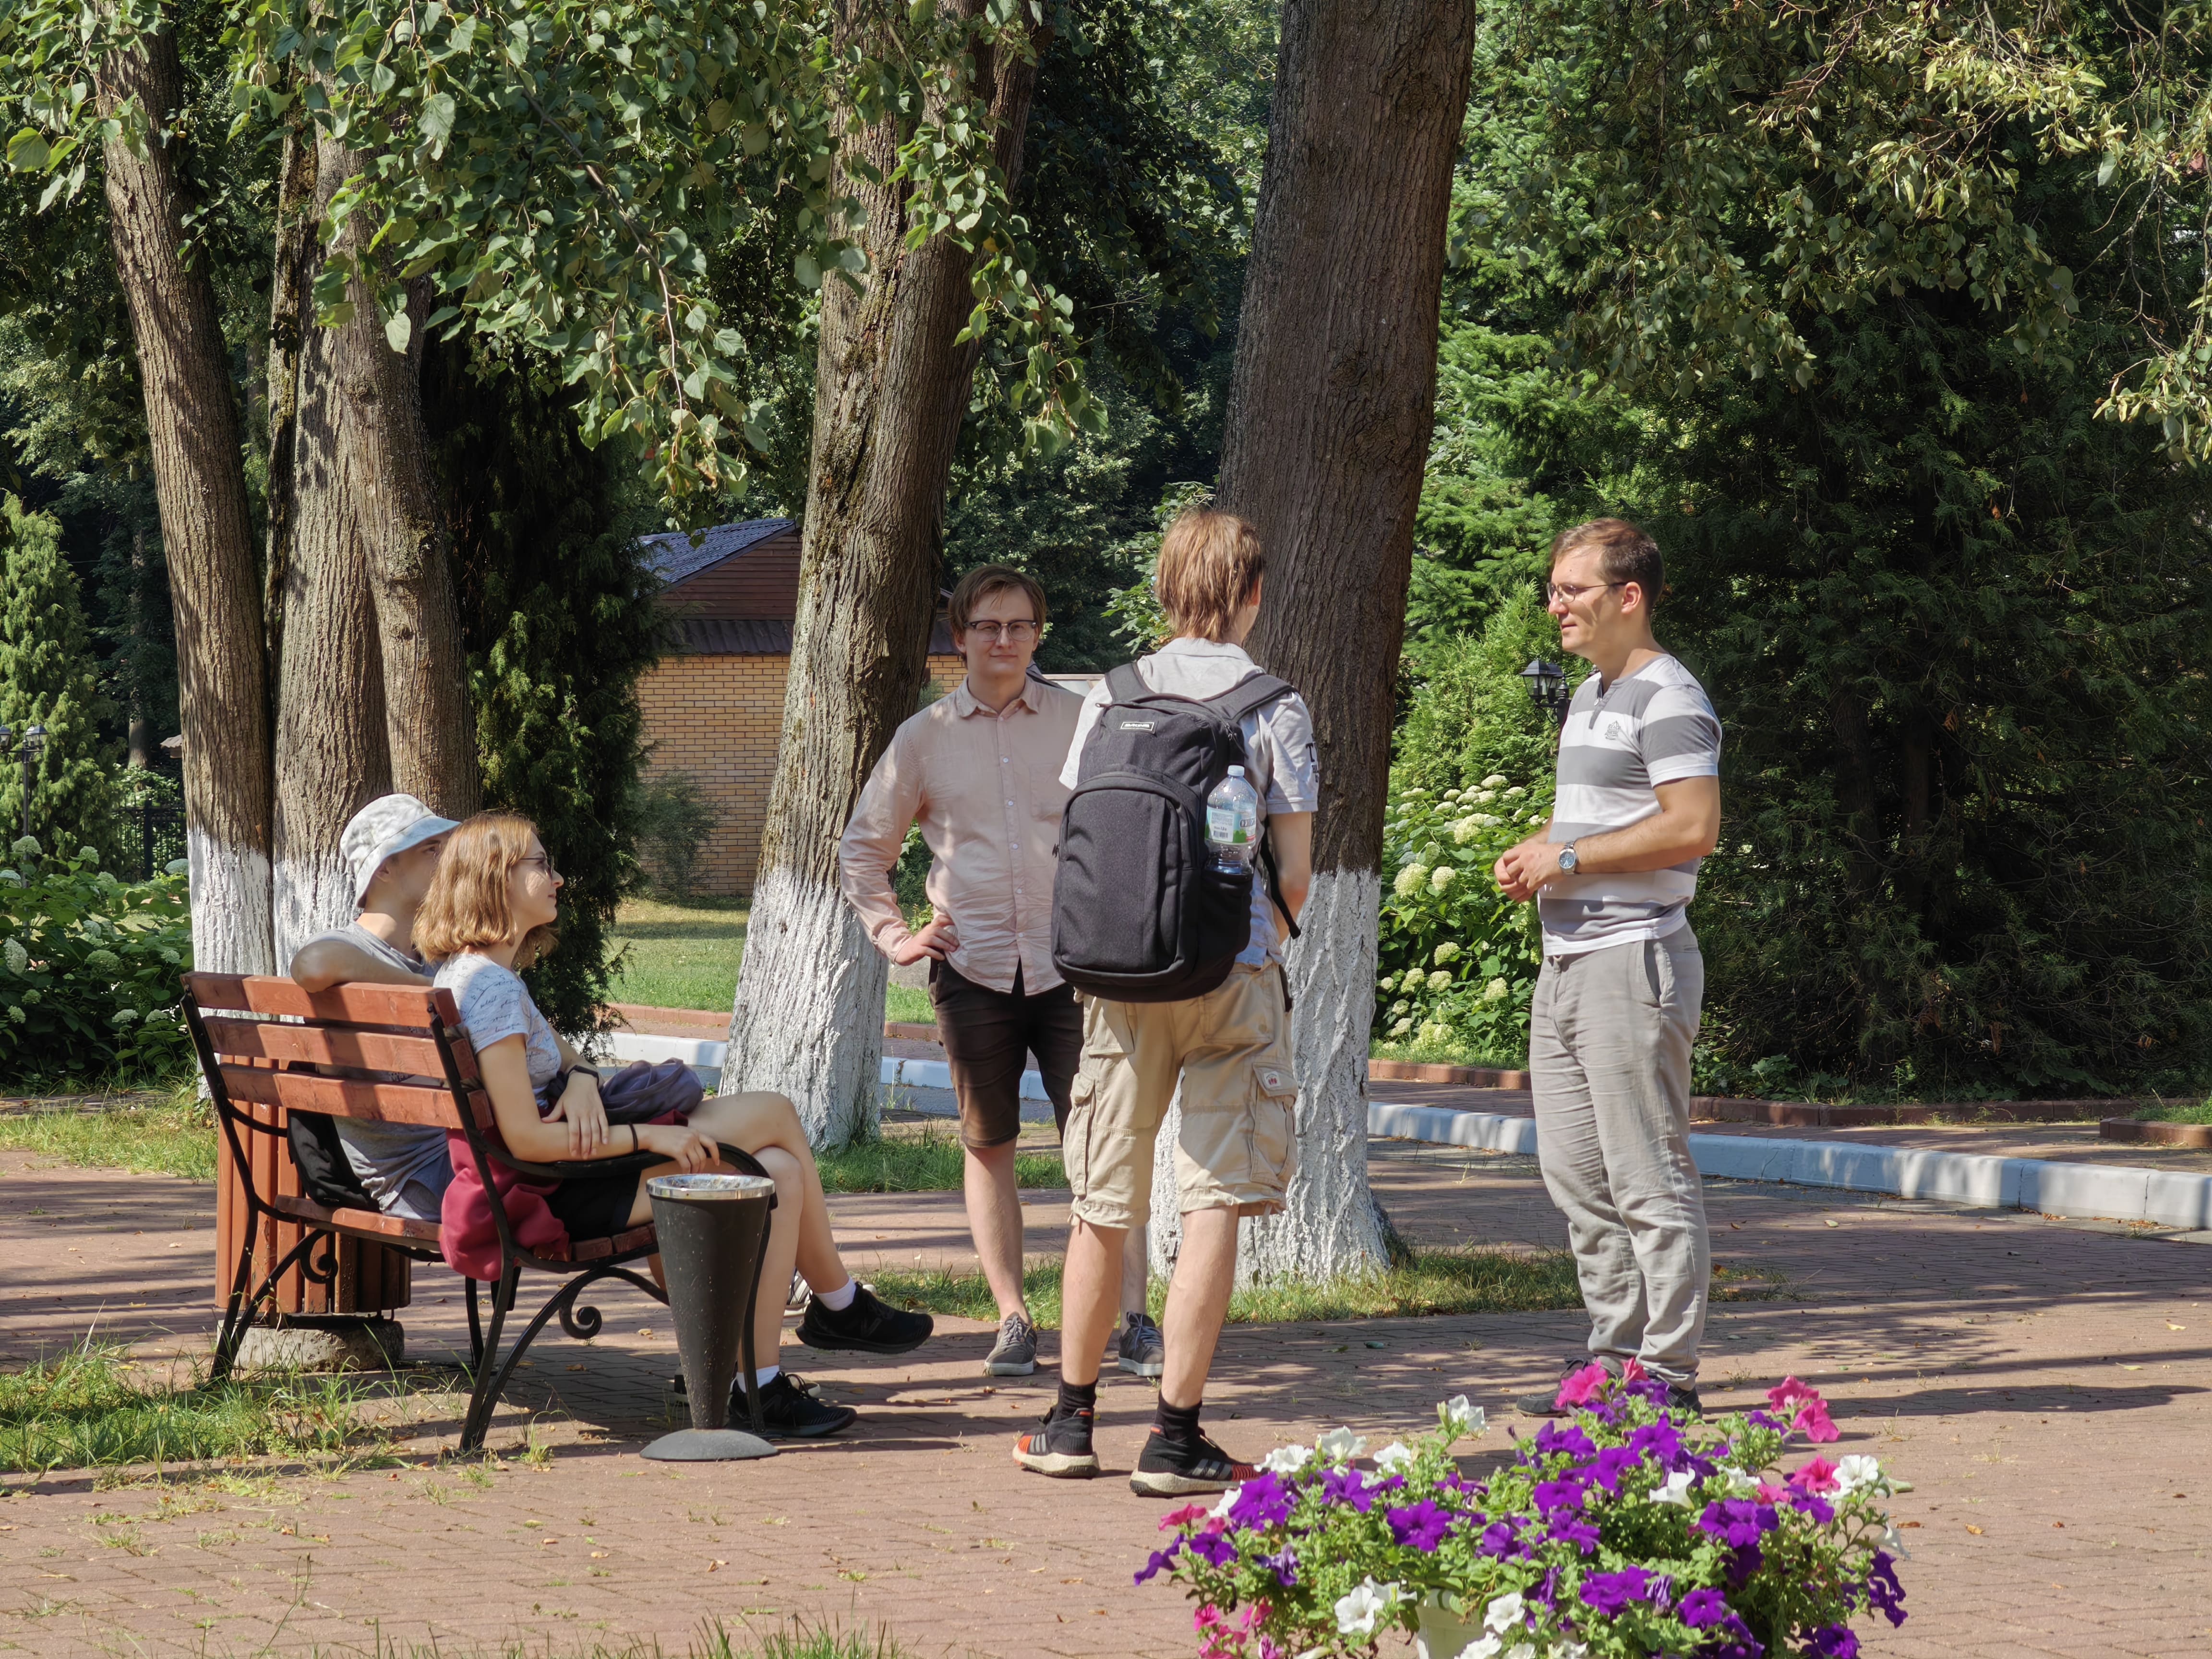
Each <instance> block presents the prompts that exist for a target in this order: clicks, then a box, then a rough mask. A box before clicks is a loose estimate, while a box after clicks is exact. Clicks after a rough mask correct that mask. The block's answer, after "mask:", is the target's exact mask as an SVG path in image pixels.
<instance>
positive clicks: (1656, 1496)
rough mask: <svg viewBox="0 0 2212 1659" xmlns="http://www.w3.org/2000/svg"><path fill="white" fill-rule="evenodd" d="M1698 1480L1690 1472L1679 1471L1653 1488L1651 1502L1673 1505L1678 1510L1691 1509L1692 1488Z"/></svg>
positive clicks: (1685, 1470)
mask: <svg viewBox="0 0 2212 1659" xmlns="http://www.w3.org/2000/svg"><path fill="white" fill-rule="evenodd" d="M1696 1480H1697V1477H1696V1476H1695V1475H1693V1474H1691V1473H1690V1472H1689V1470H1687V1469H1677V1470H1675V1471H1674V1474H1670V1475H1668V1477H1667V1478H1666V1480H1662V1481H1661V1482H1660V1483H1659V1485H1658V1486H1655V1487H1654V1488H1652V1492H1651V1501H1652V1502H1653V1503H1655V1504H1673V1505H1674V1507H1675V1508H1677V1509H1683V1510H1686V1509H1687V1508H1689V1507H1690V1488H1691V1486H1693V1485H1694V1484H1695V1483H1696Z"/></svg>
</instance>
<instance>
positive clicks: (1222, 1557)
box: [1185, 1532, 1237, 1567]
mask: <svg viewBox="0 0 2212 1659" xmlns="http://www.w3.org/2000/svg"><path fill="white" fill-rule="evenodd" d="M1185 1542H1186V1543H1188V1545H1189V1547H1190V1553H1192V1554H1193V1555H1198V1556H1203V1557H1204V1558H1205V1559H1206V1560H1207V1561H1209V1562H1211V1563H1212V1565H1215V1566H1217V1567H1225V1566H1227V1565H1229V1564H1230V1563H1231V1561H1234V1560H1235V1559H1237V1546H1236V1545H1234V1544H1232V1543H1231V1542H1230V1541H1229V1540H1228V1539H1226V1538H1225V1537H1224V1536H1222V1534H1219V1533H1218V1532H1194V1533H1192V1534H1189V1535H1188V1537H1187V1538H1186V1539H1185Z"/></svg>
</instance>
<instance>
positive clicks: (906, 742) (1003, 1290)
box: [837, 564, 1161, 1376]
mask: <svg viewBox="0 0 2212 1659" xmlns="http://www.w3.org/2000/svg"><path fill="white" fill-rule="evenodd" d="M946 609H947V611H948V613H949V614H948V620H949V621H950V622H951V625H952V642H953V645H954V646H955V647H956V648H957V649H958V650H959V652H960V653H961V654H962V655H963V657H965V658H966V659H967V663H968V675H967V678H965V679H963V681H962V682H961V683H960V684H959V685H958V686H957V687H955V688H954V689H953V690H951V692H950V693H948V694H947V695H946V696H943V697H940V698H939V700H938V701H937V702H933V703H932V704H930V706H929V707H928V708H925V709H923V710H922V711H921V713H920V714H916V715H915V716H914V717H913V718H912V719H910V720H907V721H906V722H905V723H904V724H903V725H902V726H900V727H899V729H898V730H897V732H895V733H894V734H893V735H892V738H891V742H890V748H888V749H886V750H884V755H883V758H882V759H881V760H879V761H878V762H877V763H876V769H875V771H874V772H873V773H872V774H871V775H870V776H869V779H868V785H867V787H866V789H865V790H863V791H862V792H861V794H860V804H859V805H857V806H855V807H854V810H853V819H852V822H851V823H849V824H848V825H847V826H846V829H845V835H844V839H843V840H842V842H840V843H839V845H838V849H837V864H838V878H839V884H840V886H841V887H842V890H843V892H844V895H845V899H846V902H848V903H849V904H850V905H851V906H852V907H853V908H854V912H855V913H856V914H857V915H859V916H860V920H861V921H862V923H863V924H864V925H865V926H866V928H867V930H868V937H869V938H870V939H872V940H874V941H875V945H876V948H877V949H878V950H879V951H882V952H883V953H884V955H885V956H887V957H890V959H891V960H892V961H893V962H895V963H900V964H901V965H905V964H907V963H916V962H925V961H926V962H927V963H929V996H930V1001H931V1003H932V1004H933V1006H934V1007H935V1009H936V1012H937V1029H938V1034H939V1036H940V1037H941V1038H942V1040H943V1042H944V1043H945V1060H946V1063H947V1066H948V1067H949V1068H950V1070H951V1073H952V1087H953V1091H954V1092H955V1094H956V1095H957V1097H958V1100H959V1105H960V1141H961V1146H963V1149H964V1151H965V1157H964V1158H963V1164H964V1166H965V1167H964V1181H963V1185H964V1187H965V1189H966V1194H967V1200H968V1228H969V1233H970V1234H971V1235H972V1237H974V1239H975V1255H976V1256H977V1258H978V1259H979V1260H980V1261H981V1263H982V1266H983V1277H984V1279H985V1280H986V1281H987V1283H988V1284H989V1285H990V1287H991V1294H992V1296H993V1297H994V1299H995V1300H996V1301H997V1303H998V1304H999V1337H998V1340H997V1342H996V1343H995V1344H994V1346H992V1349H991V1352H990V1354H989V1356H988V1357H987V1358H986V1359H985V1360H984V1362H983V1369H984V1370H985V1371H986V1372H987V1373H988V1374H989V1375H991V1376H1028V1375H1029V1374H1030V1372H1032V1371H1034V1370H1036V1322H1035V1321H1034V1320H1033V1319H1032V1318H1031V1316H1030V1310H1029V1306H1028V1304H1026V1303H1025V1302H1024V1300H1023V1297H1022V1255H1023V1252H1022V1200H1021V1194H1020V1191H1019V1190H1018V1188H1017V1187H1016V1185H1015V1181H1014V1152H1015V1148H1016V1144H1017V1142H1018V1139H1019V1138H1020V1135H1021V1132H1022V1102H1021V1085H1022V1072H1023V1069H1024V1064H1025V1061H1026V1059H1027V1057H1028V1056H1029V1055H1030V1054H1035V1055H1036V1060H1037V1069H1038V1072H1039V1073H1040V1074H1041V1076H1042V1080H1043V1083H1044V1088H1045V1092H1046V1094H1047V1095H1048V1096H1050V1097H1051V1099H1052V1108H1053V1115H1054V1117H1055V1118H1056V1119H1058V1120H1059V1121H1060V1123H1061V1125H1062V1126H1063V1127H1065V1125H1066V1121H1067V1109H1068V1089H1069V1085H1071V1083H1072V1082H1073V1079H1074V1077H1075V1064H1076V1059H1077V1056H1078V1055H1079V1053H1080V1051H1081V1049H1082V1045H1083V1015H1082V1013H1081V1012H1080V1011H1079V1009H1078V1008H1077V1007H1076V1006H1075V992H1074V990H1073V987H1070V986H1068V985H1067V984H1066V983H1065V982H1064V981H1062V980H1061V978H1060V972H1059V970H1058V969H1055V968H1054V966H1053V963H1052V882H1053V850H1054V847H1055V846H1056V844H1057V843H1058V842H1059V840H1060V808H1061V807H1062V806H1063V805H1066V800H1067V791H1066V789H1065V788H1064V787H1062V786H1061V784H1060V763H1061V761H1062V760H1063V758H1064V757H1066V753H1067V745H1068V741H1069V739H1070V738H1072V737H1073V734H1074V732H1075V721H1076V714H1077V711H1078V709H1079V708H1080V707H1081V705H1082V699H1080V698H1079V697H1078V696H1075V694H1074V693H1073V692H1072V691H1066V690H1062V689H1061V688H1060V687H1059V686H1057V685H1054V684H1052V682H1051V681H1049V680H1047V679H1045V678H1042V676H1041V675H1038V674H1036V673H1035V672H1034V671H1032V669H1031V667H1030V664H1031V662H1032V660H1033V659H1035V657H1036V651H1037V646H1038V643H1039V642H1040V641H1041V640H1042V637H1043V634H1044V625H1045V596H1044V589H1043V588H1042V587H1041V586H1038V585H1037V583H1036V580H1034V579H1033V578H1031V577H1030V576H1028V575H1025V574H1023V573H1022V572H1021V571H1018V570H1014V569H1011V568H1008V567H1007V566H1005V565H1002V564H987V565H984V566H981V568H977V569H975V570H971V571H969V573H968V574H966V575H964V576H963V577H962V578H961V579H960V580H959V583H958V584H957V586H955V587H954V588H953V590H952V597H951V601H950V603H949V604H948V605H947V607H946ZM915 823H919V824H921V838H922V842H923V844H924V845H926V846H927V848H929V851H930V854H931V855H932V862H931V864H930V869H929V898H930V903H931V906H932V910H933V915H932V916H931V918H930V920H929V921H928V922H927V925H925V926H924V927H921V928H919V929H909V928H908V927H907V924H906V918H905V916H904V915H902V914H901V912H900V909H899V903H898V896H897V894H896V892H895V891H894V890H893V889H892V886H891V870H892V866H895V865H896V864H897V862H898V859H899V852H900V849H901V848H902V847H903V846H904V844H905V842H906V833H907V830H908V827H909V826H911V825H913V824H915ZM1143 1244H1144V1241H1143V1240H1142V1239H1139V1240H1136V1241H1135V1245H1136V1248H1134V1249H1131V1250H1130V1251H1129V1252H1128V1253H1127V1256H1126V1258H1125V1259H1124V1262H1123V1272H1122V1282H1121V1305H1122V1307H1123V1309H1124V1310H1125V1313H1124V1317H1123V1318H1122V1321H1121V1325H1120V1328H1119V1329H1118V1331H1117V1333H1116V1335H1117V1341H1116V1344H1115V1346H1116V1351H1117V1358H1118V1360H1119V1363H1120V1364H1121V1368H1122V1369H1123V1370H1128V1371H1133V1372H1135V1373H1136V1374H1137V1375H1139V1376H1158V1375H1159V1374H1160V1365H1161V1346H1160V1329H1159V1327H1158V1325H1155V1324H1154V1323H1153V1322H1152V1317H1151V1316H1150V1315H1148V1314H1147V1313H1146V1311H1145V1279H1146V1266H1147V1264H1146V1257H1145V1252H1144V1249H1143Z"/></svg>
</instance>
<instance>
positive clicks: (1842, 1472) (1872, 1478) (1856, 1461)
mask: <svg viewBox="0 0 2212 1659" xmlns="http://www.w3.org/2000/svg"><path fill="white" fill-rule="evenodd" d="M1880 1484H1881V1463H1880V1462H1878V1461H1877V1460H1875V1459H1874V1458H1871V1457H1868V1456H1865V1455H1862V1454H1860V1453H1857V1452H1854V1453H1852V1454H1851V1455H1850V1456H1849V1457H1839V1458H1838V1459H1837V1460H1836V1495H1837V1496H1838V1497H1839V1498H1841V1497H1844V1496H1847V1495H1848V1494H1850V1493H1851V1492H1857V1490H1858V1489H1859V1488H1860V1487H1861V1486H1878V1485H1880Z"/></svg>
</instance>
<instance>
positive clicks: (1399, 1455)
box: [1375, 1440, 1413, 1474]
mask: <svg viewBox="0 0 2212 1659" xmlns="http://www.w3.org/2000/svg"><path fill="white" fill-rule="evenodd" d="M1412 1463H1413V1453H1412V1452H1411V1451H1409V1450H1407V1449H1406V1447H1405V1446H1404V1444H1402V1443H1401V1442H1399V1441H1395V1440H1393V1441H1392V1442H1391V1443H1389V1445H1387V1446H1385V1447H1383V1449H1382V1450H1381V1451H1379V1452H1376V1454H1375V1467H1376V1468H1378V1469H1380V1470H1381V1471H1382V1472H1383V1474H1396V1473H1397V1472H1398V1471H1399V1470H1400V1469H1402V1468H1407V1467H1409V1466H1410V1465H1411V1464H1412Z"/></svg>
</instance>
